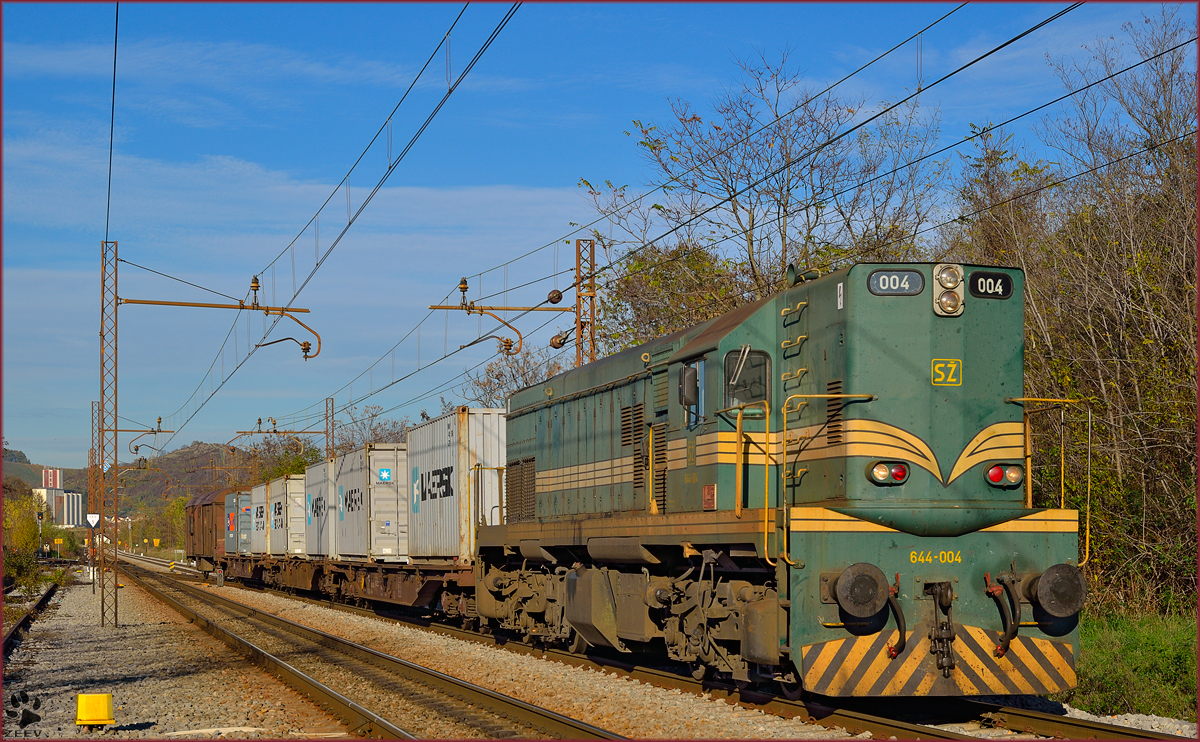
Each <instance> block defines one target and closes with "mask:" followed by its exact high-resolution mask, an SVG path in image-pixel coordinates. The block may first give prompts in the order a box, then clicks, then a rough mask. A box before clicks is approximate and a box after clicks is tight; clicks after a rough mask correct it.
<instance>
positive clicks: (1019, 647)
mask: <svg viewBox="0 0 1200 742" xmlns="http://www.w3.org/2000/svg"><path fill="white" fill-rule="evenodd" d="M1025 644H1026V640H1025V639H1024V638H1022V637H1019V636H1018V637H1017V638H1016V639H1014V640H1013V642H1012V644H1010V645H1009V646H1008V651H1010V652H1012V653H1013V654H1015V655H1016V656H1017V659H1019V660H1021V663H1022V664H1024V665H1025V667H1027V668H1029V671H1030V672H1031V673H1033V676H1034V677H1035V678H1037V680H1038V682H1039V683H1041V684H1042V691H1041V692H1042V693H1052V692H1054V691H1060V690H1066V688H1060V687H1058V683H1056V682H1054V681H1053V680H1051V679H1050V676H1049V675H1048V674H1046V671H1045V670H1043V669H1042V665H1041V663H1040V662H1038V661H1037V659H1035V658H1034V656H1033V654H1032V653H1031V652H1030V651H1029V648H1028V647H1026V646H1025Z"/></svg>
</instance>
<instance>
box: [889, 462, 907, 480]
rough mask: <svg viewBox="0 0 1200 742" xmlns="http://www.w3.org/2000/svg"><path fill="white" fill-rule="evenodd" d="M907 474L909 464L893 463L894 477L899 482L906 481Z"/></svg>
mask: <svg viewBox="0 0 1200 742" xmlns="http://www.w3.org/2000/svg"><path fill="white" fill-rule="evenodd" d="M907 476H908V467H907V466H905V465H904V464H893V465H892V479H894V480H896V481H897V482H902V481H904V478H905V477H907Z"/></svg>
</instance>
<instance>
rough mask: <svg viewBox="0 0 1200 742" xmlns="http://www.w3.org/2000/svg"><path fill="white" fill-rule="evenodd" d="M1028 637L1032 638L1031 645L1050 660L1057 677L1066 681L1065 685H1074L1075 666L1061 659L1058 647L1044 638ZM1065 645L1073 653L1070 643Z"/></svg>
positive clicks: (1075, 681)
mask: <svg viewBox="0 0 1200 742" xmlns="http://www.w3.org/2000/svg"><path fill="white" fill-rule="evenodd" d="M1030 638H1031V639H1033V645H1034V646H1035V647H1037V648H1038V649H1039V650H1041V652H1042V654H1043V655H1044V656H1045V657H1046V659H1047V660H1049V661H1050V664H1051V665H1053V666H1054V669H1055V670H1057V671H1058V675H1059V677H1061V678H1062V679H1063V680H1064V681H1065V682H1066V684H1067V687H1068V688H1070V687H1074V686H1075V684H1076V683H1077V682H1078V681H1077V680H1076V679H1075V668H1073V667H1071V666H1070V665H1068V664H1067V663H1066V662H1065V661H1064V660H1063V658H1062V655H1060V654H1059V653H1058V649H1057V648H1056V647H1055V646H1054V644H1053V643H1051V642H1048V641H1046V640H1045V639H1038V638H1037V637H1030ZM1067 647H1069V648H1071V651H1072V653H1074V648H1072V647H1071V645H1069V644H1068V645H1067Z"/></svg>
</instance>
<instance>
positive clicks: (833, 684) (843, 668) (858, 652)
mask: <svg viewBox="0 0 1200 742" xmlns="http://www.w3.org/2000/svg"><path fill="white" fill-rule="evenodd" d="M874 643H875V636H874V635H872V636H860V637H857V638H856V639H854V645H853V646H852V647H850V653H849V654H847V655H846V658H845V659H844V660H843V661H842V664H841V665H839V666H838V669H837V672H835V673H834V675H833V678H832V679H831V680H830V681H829V686H828V687H827V688H826V690H825V691H823V692H824V693H827V694H828V695H831V696H836V695H837V694H838V692H839V691H840V690H841V689H842V686H843V685H845V684H846V683H847V682H848V681H849V680H850V676H851V675H853V674H854V671H855V670H857V669H858V663H860V662H862V661H863V657H864V656H866V654H867V650H868V649H870V648H871V645H872V644H874Z"/></svg>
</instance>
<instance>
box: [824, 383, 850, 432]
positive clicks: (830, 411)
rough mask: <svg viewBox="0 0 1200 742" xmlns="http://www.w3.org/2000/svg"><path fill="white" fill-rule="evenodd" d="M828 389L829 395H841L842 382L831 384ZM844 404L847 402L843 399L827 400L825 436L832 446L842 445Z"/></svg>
mask: <svg viewBox="0 0 1200 742" xmlns="http://www.w3.org/2000/svg"><path fill="white" fill-rule="evenodd" d="M828 389H829V394H841V393H842V382H841V380H840V379H838V380H836V381H831V382H829V386H828ZM844 402H845V400H842V399H829V400H826V405H825V410H826V419H825V435H826V437H827V438H828V442H829V445H831V446H840V445H841V443H842V404H843V403H844Z"/></svg>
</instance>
